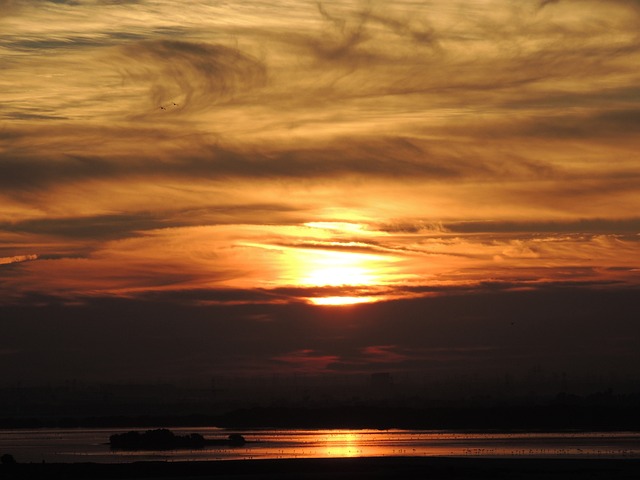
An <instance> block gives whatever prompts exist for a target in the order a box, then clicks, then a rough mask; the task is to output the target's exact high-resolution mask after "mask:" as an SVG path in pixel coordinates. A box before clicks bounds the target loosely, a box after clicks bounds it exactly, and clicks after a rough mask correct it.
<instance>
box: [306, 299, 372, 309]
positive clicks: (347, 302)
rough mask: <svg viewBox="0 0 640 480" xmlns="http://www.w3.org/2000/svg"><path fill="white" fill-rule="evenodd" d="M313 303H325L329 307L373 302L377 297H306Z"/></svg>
mask: <svg viewBox="0 0 640 480" xmlns="http://www.w3.org/2000/svg"><path fill="white" fill-rule="evenodd" d="M308 300H309V302H310V303H312V304H313V305H326V306H330V307H340V306H343V305H357V304H359V303H373V302H377V301H378V300H379V299H378V298H377V297H371V296H368V297H353V296H344V297H312V298H309V299H308Z"/></svg>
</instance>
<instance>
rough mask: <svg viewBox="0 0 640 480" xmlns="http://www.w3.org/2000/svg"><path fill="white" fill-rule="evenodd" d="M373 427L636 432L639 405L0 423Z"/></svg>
mask: <svg viewBox="0 0 640 480" xmlns="http://www.w3.org/2000/svg"><path fill="white" fill-rule="evenodd" d="M159 425H166V426H175V427H179V426H180V427H192V426H215V427H224V428H233V429H249V428H319V429H320V428H376V429H389V428H401V429H452V430H594V431H605V430H635V431H640V406H635V407H619V406H618V407H605V406H580V405H547V406H495V407H439V408H408V407H401V408H394V407H382V406H335V407H324V408H323V407H318V408H304V407H257V408H249V409H239V410H234V411H231V412H228V413H225V414H222V415H215V416H214V415H189V416H177V415H176V416H137V417H88V418H58V419H55V418H47V419H38V418H10V419H0V428H38V427H61V428H65V427H66V428H72V427H87V428H89V427H156V426H159Z"/></svg>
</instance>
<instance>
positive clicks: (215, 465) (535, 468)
mask: <svg viewBox="0 0 640 480" xmlns="http://www.w3.org/2000/svg"><path fill="white" fill-rule="evenodd" d="M0 477H1V478H3V479H7V480H13V479H23V478H24V479H27V478H28V479H31V478H67V479H80V478H95V479H106V478H110V479H125V478H131V479H132V478H173V479H179V478H201V477H207V478H218V479H235V478H237V479H276V478H278V479H280V478H284V479H291V478H296V479H322V478H332V479H348V478H349V479H350V478H361V479H387V478H388V479H403V480H404V479H423V478H429V479H431V480H445V479H446V480H462V479H466V480H471V479H494V478H498V479H502V478H503V479H510V478H518V479H521V480H534V479H545V480H560V479H562V480H573V479H584V478H589V479H590V480H600V479H602V480H605V479H606V480H622V479H625V480H626V479H629V480H630V479H634V480H637V479H638V478H640V461H639V460H601V459H594V460H558V459H546V460H540V459H486V458H484V459H473V458H434V457H417V458H416V457H378V458H340V459H288V460H248V461H247V460H240V461H219V462H136V463H130V464H93V463H76V464H38V463H33V464H17V465H0Z"/></svg>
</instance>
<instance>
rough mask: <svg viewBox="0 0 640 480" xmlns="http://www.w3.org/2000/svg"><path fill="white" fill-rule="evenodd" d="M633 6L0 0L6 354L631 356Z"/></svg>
mask: <svg viewBox="0 0 640 480" xmlns="http://www.w3.org/2000/svg"><path fill="white" fill-rule="evenodd" d="M639 32H640V2H638V1H636V0H606V1H605V0H573V1H570V0H522V1H518V2H514V1H510V0H477V1H462V0H446V1H445V0H423V1H416V0H398V1H394V2H383V1H376V0H371V1H360V0H345V1H326V2H314V1H307V0H283V1H277V2H273V1H268V2H267V1H260V0H249V1H237V0H230V1H224V2H222V1H214V0H207V1H204V0H194V1H191V2H188V3H185V2H178V1H173V0H121V1H119V0H23V1H20V0H0V92H2V93H1V100H0V331H1V332H2V334H1V335H0V378H1V379H4V380H3V381H5V382H15V381H22V382H36V383H37V382H48V381H63V380H65V379H69V378H80V379H86V380H90V381H116V380H120V381H144V380H149V379H152V380H156V379H167V380H169V381H178V380H180V379H187V378H188V379H206V378H210V377H212V376H215V375H219V374H221V373H225V374H231V375H252V374H270V373H274V372H275V373H282V374H292V373H296V374H318V375H324V374H327V375H329V374H334V373H345V372H346V373H365V374H366V373H371V372H377V371H390V372H423V373H424V374H425V375H427V374H436V373H437V374H442V375H453V374H458V373H460V372H467V373H473V372H485V373H487V372H493V373H496V374H501V373H502V372H505V371H508V370H510V369H512V368H521V369H526V368H530V367H532V366H542V367H544V368H547V369H549V370H553V371H571V372H573V371H575V372H593V371H599V372H602V374H603V375H612V374H613V373H617V374H623V375H640V368H639V367H638V366H637V365H640V361H639V360H640V353H639V350H640V349H638V348H637V347H638V345H639V344H640V326H639V325H638V320H637V319H638V318H640V300H639V298H640V297H639V296H638V293H639V288H638V287H639V285H640V260H639V259H640V247H639V245H640V243H639V242H640V156H639V155H640V154H639V153H638V152H639V151H640V149H639V147H640V69H638V65H640V33H639ZM612 372H613V373H612Z"/></svg>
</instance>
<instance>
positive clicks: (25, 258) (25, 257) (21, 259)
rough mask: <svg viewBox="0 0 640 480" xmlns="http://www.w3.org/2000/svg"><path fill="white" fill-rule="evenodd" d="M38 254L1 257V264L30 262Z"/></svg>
mask: <svg viewBox="0 0 640 480" xmlns="http://www.w3.org/2000/svg"><path fill="white" fill-rule="evenodd" d="M37 258H38V255H34V254H31V255H14V256H13V257H0V265H10V264H12V263H22V262H28V261H30V260H36V259H37Z"/></svg>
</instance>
